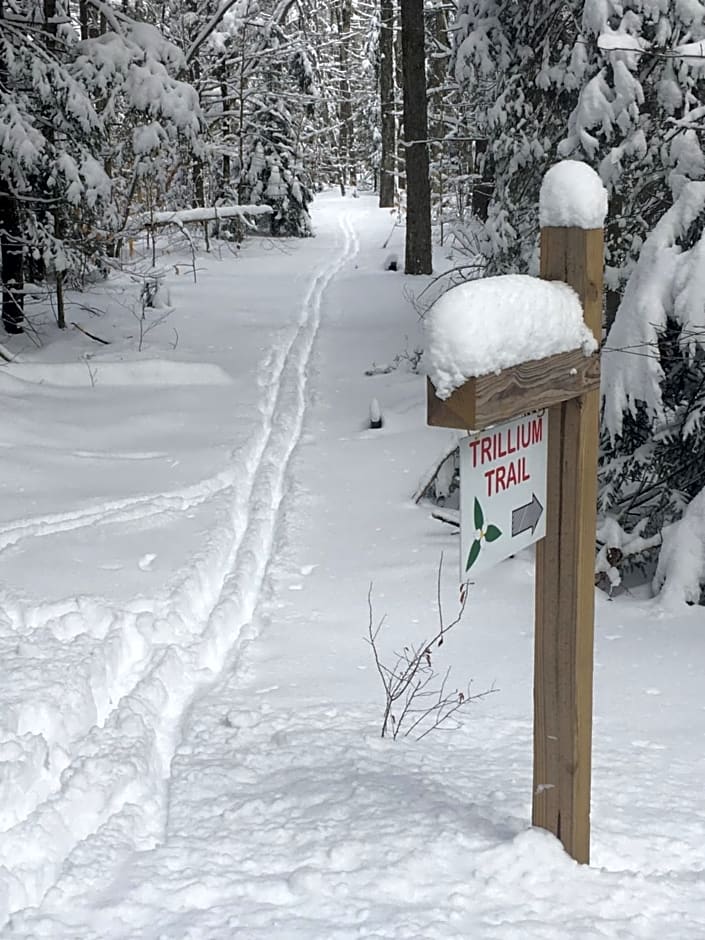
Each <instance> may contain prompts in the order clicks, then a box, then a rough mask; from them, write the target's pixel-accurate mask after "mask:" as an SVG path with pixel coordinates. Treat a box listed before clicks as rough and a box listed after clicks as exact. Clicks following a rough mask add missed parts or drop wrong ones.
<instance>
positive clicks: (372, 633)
mask: <svg viewBox="0 0 705 940" xmlns="http://www.w3.org/2000/svg"><path fill="white" fill-rule="evenodd" d="M442 571H443V555H441V560H440V563H439V565H438V587H437V598H438V601H437V602H438V629H437V630H436V632H435V633H434V634H433V636H432V637H430V639H428V640H424V641H422V642H421V643H416V644H414V643H411V644H409V645H408V646H405V647H404V648H403V649H402V650H401V652H398V653H395V654H394V655H395V661H394V664H393V665H392V666H388V665H387V664H386V663H384V662H383V661H382V658H381V655H380V649H379V635H380V631H381V629H382V627H383V626H384V624H385V622H386V615H385V616H384V617H382V618H381V620H380V621H379V622H378V623H377V624H376V625H375V618H374V611H373V606H372V585H370V590H369V592H368V594H367V605H368V609H369V622H368V642H369V644H370V647H371V648H372V654H373V656H374V660H375V666H376V667H377V672H378V673H379V677H380V679H381V680H382V686H383V687H384V700H385V701H384V714H383V716H382V731H381V736H382V737H383V738H384V737H387V736H391V737H392V738H393V739H394V740H396V739H397V738H398V737H408V736H409V735H412V734H415V735H416V739H417V740H418V741H420V740H421V739H422V738H425V737H426V735H427V734H430V732H431V731H436V730H438V729H439V728H456V727H457V723H456V721H455V718H456V715H457V713H458V712H459V711H460V710H461V709H462V708H464V707H465V706H466V705H468V704H469V703H470V702H474V701H476V700H477V699H480V698H484V697H485V696H487V695H489V694H490V693H492V692H494V691H496V690H495V688H494V687H492V688H490V689H487V690H486V691H484V692H475V693H471V691H470V688H471V682H468V683H467V684H466V686H465V689H464V690H463V689H458V688H453V689H452V690H451V688H450V686H449V683H448V680H449V678H450V666H449V667H448V668H447V669H446V670H445V671H444V672H443V673H440V672H438V671H437V669H436V664H435V658H436V654H437V651H438V650H439V649H440V648H441V647H442V646H443V644H444V642H445V638H446V636H447V635H448V633H450V631H451V630H452V629H453V627H456V626H457V625H458V624H459V623H460V621H461V620H462V617H463V614H464V612H465V606H466V604H467V598H468V595H467V585H463V586H462V587H461V593H460V609H459V611H458V614H457V616H456V617H455V619H454V620H452V621H451V622H450V623H449V624H445V623H444V622H443V605H442V602H441V574H442Z"/></svg>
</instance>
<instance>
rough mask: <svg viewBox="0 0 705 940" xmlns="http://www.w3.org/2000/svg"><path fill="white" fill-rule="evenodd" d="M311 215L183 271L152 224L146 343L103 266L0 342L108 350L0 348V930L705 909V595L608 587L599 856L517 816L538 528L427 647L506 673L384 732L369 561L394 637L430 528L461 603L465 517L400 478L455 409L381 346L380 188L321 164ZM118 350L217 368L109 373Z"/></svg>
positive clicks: (599, 688)
mask: <svg viewBox="0 0 705 940" xmlns="http://www.w3.org/2000/svg"><path fill="white" fill-rule="evenodd" d="M314 222H315V225H316V232H317V237H316V238H312V239H304V240H301V241H295V240H291V241H287V242H286V243H277V246H276V247H273V245H272V243H271V241H269V240H267V239H265V240H260V239H257V238H252V239H248V240H246V241H245V242H244V243H243V246H242V248H241V250H240V252H239V253H238V255H237V256H234V255H232V254H231V253H230V252H229V251H228V250H227V249H224V250H223V254H222V256H221V255H220V254H219V251H218V249H217V245H216V246H215V249H214V252H213V253H212V254H211V255H208V256H207V255H202V256H201V257H199V262H198V284H197V285H194V284H193V282H192V280H191V278H190V277H189V276H185V275H183V274H182V275H178V274H177V273H176V272H177V270H178V269H179V265H180V262H181V259H180V257H179V256H178V255H172V256H171V260H172V261H173V262H174V265H172V266H170V269H171V271H172V273H171V274H170V275H169V283H168V287H169V290H170V292H171V295H172V301H173V305H174V311H173V313H172V314H171V315H170V316H169V317H168V318H167V319H166V320H159V322H158V323H157V325H156V326H155V327H154V329H152V330H151V331H150V332H149V333H147V334H146V336H145V338H144V349H143V352H142V353H141V354H140V353H139V352H138V351H137V348H138V343H139V335H138V332H137V324H136V320H135V318H134V317H133V316H131V314H130V312H129V302H128V301H129V296H130V295H129V290H130V289H132V290H133V291H134V290H136V288H130V282H129V280H128V279H125V281H121V280H120V279H119V278H114V279H112V280H111V281H110V282H108V284H107V285H105V286H101V287H100V289H99V291H97V292H96V293H94V294H91V293H90V292H89V294H88V295H86V294H83V295H80V296H78V297H77V296H74V295H72V294H71V293H69V294H68V295H67V301H68V303H69V305H70V306H69V310H70V311H71V316H72V318H73V319H74V320H78V319H79V318H85V317H86V316H87V314H86V312H85V307H79V306H74V305H75V304H78V303H80V304H84V305H87V306H89V307H90V308H91V309H98V308H99V307H100V306H105V305H107V312H106V313H105V314H104V315H103V316H101V317H100V318H96V317H93V316H91V317H90V319H83V324H84V325H85V326H86V327H87V328H89V329H91V330H92V331H94V332H96V333H97V334H99V335H101V336H103V337H104V338H107V339H110V340H111V346H110V347H101V346H99V345H98V344H96V343H94V342H92V341H91V340H90V339H88V338H87V337H85V336H84V335H83V334H80V333H79V332H78V331H75V330H74V331H66V332H64V333H60V332H59V331H58V330H56V329H55V328H53V327H51V326H50V318H51V315H50V314H49V313H48V314H47V317H46V322H45V323H44V324H42V323H41V322H40V316H39V314H37V313H36V312H35V313H34V317H35V323H36V324H37V325H38V327H39V329H40V333H41V335H42V337H43V346H42V348H41V349H39V350H36V349H35V348H34V345H33V344H32V343H31V342H30V341H29V340H28V339H27V338H23V337H11V338H8V339H7V340H6V341H5V342H4V348H6V349H8V350H10V351H11V352H13V353H17V354H20V357H21V359H22V361H23V362H24V363H34V364H36V365H37V367H38V368H39V367H41V368H44V369H45V370H46V374H47V375H51V374H53V375H57V374H58V373H59V372H61V371H62V369H58V371H53V370H54V369H55V367H59V366H69V365H71V366H73V365H75V364H76V363H78V364H79V365H80V366H81V368H83V369H86V362H88V363H90V365H91V368H95V369H96V370H97V379H96V381H95V383H93V384H90V383H81V384H79V383H76V384H71V383H68V384H58V383H56V382H53V383H49V382H44V383H41V382H36V381H31V382H28V381H22V380H20V379H18V378H16V377H15V376H10V375H7V374H4V373H3V367H0V381H2V392H3V397H4V404H5V408H4V417H3V433H2V440H1V441H0V446H1V448H2V449H1V451H0V453H2V458H3V473H2V475H1V477H0V577H1V587H0V662H2V682H0V936H2V937H3V940H4V938H12V940H20V938H22V940H30V938H31V940H42V938H45V940H79V938H80V940H128V938H129V940H158V938H160V940H231V938H243V940H257V938H262V940H265V938H266V940H352V938H358V940H360V938H381V940H412V938H413V940H468V938H472V940H566V938H583V940H589V938H590V940H591V938H595V937H601V938H609V940H625V938H626V940H629V938H635V940H636V938H640V940H643V938H647V940H663V938H664V937H669V938H671V937H672V938H678V940H702V938H703V936H705V878H704V877H703V843H704V842H705V791H704V790H703V786H702V780H703V777H704V776H705V747H704V744H703V742H704V741H705V711H704V710H703V708H702V662H703V655H704V653H705V631H704V630H703V614H702V608H697V607H686V606H685V605H680V606H679V607H678V608H674V609H669V608H667V607H664V606H663V605H660V604H659V603H657V602H654V601H652V600H649V599H648V598H647V597H645V596H644V595H643V594H639V593H638V592H637V593H636V594H632V595H629V594H625V595H623V596H621V597H616V598H615V599H614V600H613V601H611V602H610V601H607V599H606V598H605V596H604V595H602V594H599V593H598V594H597V619H596V661H595V730H594V759H593V802H592V833H593V836H592V867H585V866H583V867H581V866H578V865H576V864H575V863H573V862H572V861H571V860H570V859H569V858H568V857H567V856H566V855H565V854H564V852H563V850H562V849H561V846H560V845H559V843H558V842H557V841H556V840H555V839H553V838H552V837H551V836H550V835H548V834H547V833H545V832H542V831H540V830H535V829H532V828H531V826H530V804H531V752H532V743H531V727H532V718H531V702H532V672H533V670H532V656H533V624H532V616H533V615H532V610H533V603H532V594H533V558H532V555H531V553H530V552H524V553H520V554H519V555H518V556H516V557H514V558H512V559H509V560H508V561H506V562H504V563H502V564H501V565H499V566H498V567H497V568H496V569H494V570H492V571H489V572H487V573H486V574H484V575H482V576H481V577H480V576H478V578H477V581H476V583H475V584H474V585H472V588H471V594H470V599H469V604H468V608H467V610H466V613H465V617H464V619H463V621H462V623H461V624H460V625H459V626H458V627H457V628H455V629H454V632H452V633H450V634H448V635H447V637H446V641H445V644H444V647H443V648H442V649H441V650H438V651H437V652H436V654H435V655H436V656H437V657H438V667H439V669H440V670H441V671H442V670H444V669H445V667H446V666H447V665H452V667H453V671H452V673H451V678H450V680H449V681H450V682H451V684H453V687H456V684H457V685H464V684H465V681H466V680H467V679H468V678H472V680H473V686H472V689H473V691H477V692H479V691H482V690H485V689H488V688H490V687H491V686H492V684H493V683H494V684H495V686H496V689H497V691H496V692H494V693H493V694H492V695H490V696H488V697H487V698H485V699H482V700H480V701H477V702H475V703H473V704H472V705H471V706H469V707H468V709H467V710H466V712H464V715H465V718H464V721H463V723H462V725H461V726H460V727H459V728H457V729H454V730H447V731H444V732H435V733H433V734H430V735H428V736H427V737H425V738H424V739H423V740H422V741H416V740H413V739H412V738H406V739H403V740H398V741H396V742H394V741H391V740H388V739H385V740H381V739H380V737H379V727H380V722H381V717H382V708H383V700H382V696H381V688H380V685H379V679H378V676H377V674H376V671H375V668H374V664H373V661H372V657H371V653H370V649H369V647H368V645H367V644H366V642H365V636H366V635H367V625H368V617H369V612H368V608H367V595H368V591H369V589H370V583H372V603H373V610H374V620H375V622H377V620H378V619H380V618H381V617H382V616H383V615H384V614H385V613H386V615H387V620H386V622H385V626H384V627H383V629H382V633H381V636H380V641H381V653H382V655H383V656H384V657H386V658H389V657H391V656H392V652H393V650H395V649H400V648H401V647H402V646H403V645H405V644H408V643H410V642H420V641H421V640H422V639H423V638H424V637H425V636H428V634H429V631H431V632H432V631H434V630H435V629H436V627H437V623H438V614H437V610H436V579H437V573H438V564H439V558H440V555H441V552H443V553H444V555H445V562H446V563H445V565H444V568H443V577H442V582H441V595H442V597H443V601H444V608H445V612H446V617H447V618H450V616H451V614H453V613H454V612H455V610H457V581H456V578H455V570H456V565H455V563H454V559H455V553H456V552H457V551H458V538H457V535H456V534H455V533H454V531H453V529H452V528H451V527H449V526H445V525H443V524H441V523H439V522H437V521H435V520H433V519H432V518H431V516H430V512H429V508H428V507H423V506H417V505H415V504H414V501H413V499H412V494H413V493H414V491H415V490H416V488H417V486H418V481H419V477H420V476H421V475H422V472H423V471H425V470H426V469H427V468H428V466H429V464H430V463H432V462H433V458H434V455H438V456H440V455H442V454H443V453H445V452H446V451H447V448H448V445H449V442H451V441H452V440H453V439H454V435H453V434H452V432H444V431H441V430H434V429H429V428H426V427H425V421H424V419H425V406H424V380H423V378H422V377H421V376H419V375H416V374H414V373H412V372H411V371H409V370H406V369H405V368H404V366H403V363H404V360H403V359H402V360H401V364H400V365H399V367H398V368H396V369H394V370H392V371H389V372H385V373H377V374H374V375H371V376H366V375H365V370H367V369H369V366H370V364H371V363H372V362H374V361H385V362H392V361H394V358H395V356H396V355H398V354H399V353H400V352H403V350H404V348H405V345H406V344H407V343H408V348H411V349H413V348H414V347H415V346H416V345H417V343H418V341H419V336H418V323H417V317H416V313H415V310H414V308H413V306H412V305H411V304H410V303H409V302H408V300H407V299H406V297H407V292H408V291H409V290H411V291H419V290H421V288H422V287H423V286H424V285H425V284H426V280H425V279H419V278H406V277H404V276H403V275H401V274H394V273H391V272H388V271H384V270H383V260H384V257H385V253H386V250H387V249H383V248H382V247H381V246H382V244H383V243H384V241H385V239H386V238H387V235H388V232H389V224H390V223H389V214H388V213H387V212H385V211H383V210H378V209H377V208H376V207H375V204H374V200H373V198H372V197H366V196H362V197H361V198H359V199H351V198H348V199H341V198H340V197H338V196H335V195H330V194H325V195H323V196H321V197H320V198H318V199H317V201H316V206H315V209H314ZM402 245H403V232H402V231H401V230H398V231H397V232H396V233H395V236H394V244H393V245H392V247H393V248H394V249H395V250H399V251H400V250H401V248H402ZM279 248H283V249H285V250H278V249H279ZM189 257H190V255H189V253H188V250H186V251H185V254H184V256H183V260H184V261H187V260H188V258H189ZM147 263H149V260H148V259H147ZM126 307H127V308H128V309H126ZM146 315H147V316H148V317H151V316H154V317H156V318H160V317H162V316H163V314H162V312H154V313H153V312H151V311H147V312H146ZM155 322H156V321H155ZM174 331H176V332H177V334H178V343H177V342H176V339H175V336H174ZM120 356H121V357H122V358H123V361H124V362H125V363H126V366H125V369H126V374H129V370H130V369H131V368H132V365H128V364H137V363H141V362H143V361H145V360H146V361H148V362H150V361H151V362H155V361H158V362H167V363H168V362H172V363H173V364H174V365H176V364H177V363H186V362H188V363H190V364H192V365H193V366H194V368H195V370H196V372H200V371H201V369H202V367H205V366H208V367H209V368H213V369H215V370H216V371H215V372H214V373H213V374H212V376H211V377H215V376H216V375H219V374H220V372H219V371H218V370H222V371H223V372H224V373H226V374H227V375H228V377H229V379H230V382H229V384H222V383H218V382H210V381H209V382H204V383H202V384H198V385H194V384H189V381H188V377H187V376H186V374H184V382H183V383H181V384H178V383H175V382H173V381H171V380H172V379H175V378H176V377H177V376H178V370H177V371H174V372H172V373H171V375H170V381H169V382H167V383H165V382H163V381H156V380H155V381H154V383H152V384H145V383H143V384H139V385H138V384H132V383H125V384H123V383H119V382H116V381H113V382H112V383H110V384H109V383H107V382H101V370H102V365H101V363H102V361H103V360H105V365H106V366H107V365H108V363H111V368H113V369H115V368H118V367H117V366H115V365H114V364H115V363H116V362H117V360H118V357H120ZM397 361H399V360H397ZM149 368H150V369H151V368H152V367H151V366H150V367H149ZM68 372H69V373H70V372H71V370H70V369H68ZM86 372H87V369H86ZM201 374H204V373H203V372H201ZM372 398H376V399H377V400H378V402H379V404H380V409H381V410H382V412H383V414H384V427H383V428H382V429H379V430H374V431H373V430H370V429H369V415H368V410H369V403H370V400H371V399H372ZM447 622H448V620H447Z"/></svg>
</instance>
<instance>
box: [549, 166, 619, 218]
mask: <svg viewBox="0 0 705 940" xmlns="http://www.w3.org/2000/svg"><path fill="white" fill-rule="evenodd" d="M606 217H607V190H606V189H605V187H604V186H603V184H602V180H601V179H600V177H599V176H598V174H597V173H596V172H595V171H594V170H593V169H592V167H590V166H588V164H587V163H583V162H582V161H580V160H561V161H560V163H556V164H555V165H554V166H552V167H551V168H550V170H548V171H547V172H546V174H545V176H544V178H543V181H542V183H541V191H540V193H539V224H540V225H541V227H542V228H550V227H554V228H582V229H595V228H602V226H603V225H604V222H605V218H606Z"/></svg>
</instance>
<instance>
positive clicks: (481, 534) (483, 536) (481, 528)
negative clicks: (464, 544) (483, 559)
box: [465, 497, 502, 571]
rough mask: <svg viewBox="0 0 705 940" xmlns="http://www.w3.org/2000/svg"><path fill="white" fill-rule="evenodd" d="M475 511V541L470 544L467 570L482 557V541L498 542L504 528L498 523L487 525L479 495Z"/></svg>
mask: <svg viewBox="0 0 705 940" xmlns="http://www.w3.org/2000/svg"><path fill="white" fill-rule="evenodd" d="M473 511H474V521H475V529H476V533H475V541H474V542H473V543H472V545H471V546H470V552H469V553H468V561H467V564H466V565H465V570H466V571H469V570H470V569H471V568H472V566H473V565H474V564H475V562H476V561H477V559H478V558H479V557H480V550H481V549H482V543H483V542H496V541H497V539H498V538H499V537H500V535H501V534H502V530H501V529H498V528H497V526H496V525H491V524H490V525H488V526H485V514H484V512H483V511H482V506H481V505H480V501H479V500H478V499H477V497H476V498H475V507H474V510H473Z"/></svg>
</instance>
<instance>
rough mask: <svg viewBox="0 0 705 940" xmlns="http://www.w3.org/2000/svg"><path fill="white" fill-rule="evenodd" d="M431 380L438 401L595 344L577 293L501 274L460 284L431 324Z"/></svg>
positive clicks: (588, 350) (428, 334)
mask: <svg viewBox="0 0 705 940" xmlns="http://www.w3.org/2000/svg"><path fill="white" fill-rule="evenodd" d="M425 328H426V355H425V358H424V361H425V365H426V372H427V374H428V377H429V378H430V379H431V381H432V382H433V384H434V386H435V389H436V394H437V395H438V397H439V398H448V397H449V396H450V395H451V393H452V392H453V390H454V389H456V388H458V387H459V386H460V385H463V384H464V383H465V382H467V380H468V379H469V378H472V377H473V376H478V375H489V374H490V373H492V372H499V371H500V370H501V369H507V368H509V367H510V366H516V365H519V364H520V363H522V362H529V361H530V360H532V359H543V358H544V357H545V356H553V355H555V354H556V353H560V352H566V351H568V350H570V349H582V350H583V352H584V353H585V355H589V354H590V353H592V352H594V351H595V349H597V343H596V342H595V338H594V336H593V335H592V333H591V332H590V330H589V329H588V328H587V327H586V326H585V323H584V322H583V311H582V306H581V304H580V300H579V298H578V295H577V294H576V293H575V291H574V290H573V289H572V288H571V287H568V285H567V284H562V283H560V282H558V281H542V280H539V279H538V278H535V277H529V276H528V275H525V274H503V275H500V276H498V277H487V278H483V279H481V280H477V281H468V282H467V283H466V284H460V285H459V286H458V287H454V288H453V289H452V290H449V291H448V292H447V293H445V294H443V296H442V297H440V298H439V299H438V300H437V301H436V303H435V304H434V305H433V307H432V308H431V310H430V312H429V314H428V315H427V317H426V322H425Z"/></svg>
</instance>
